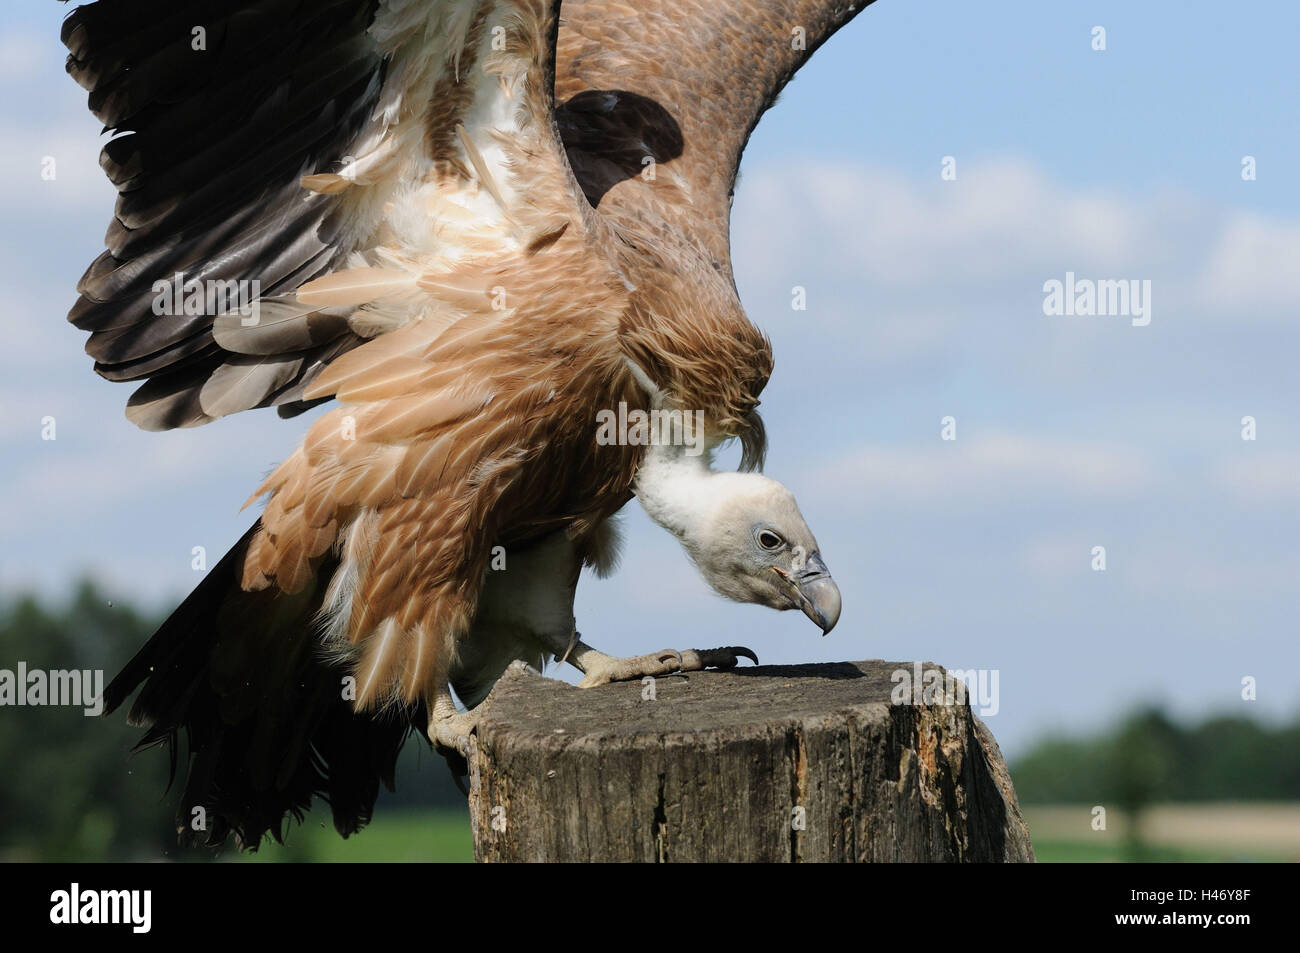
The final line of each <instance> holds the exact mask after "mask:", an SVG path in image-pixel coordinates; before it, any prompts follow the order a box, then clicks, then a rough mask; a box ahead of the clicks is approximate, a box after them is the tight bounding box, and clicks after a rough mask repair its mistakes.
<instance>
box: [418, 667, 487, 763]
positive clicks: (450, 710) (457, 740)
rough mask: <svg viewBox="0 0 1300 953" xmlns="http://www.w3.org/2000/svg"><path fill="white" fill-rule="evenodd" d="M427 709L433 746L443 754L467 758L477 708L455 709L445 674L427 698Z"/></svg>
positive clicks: (476, 716)
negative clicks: (467, 709)
mask: <svg viewBox="0 0 1300 953" xmlns="http://www.w3.org/2000/svg"><path fill="white" fill-rule="evenodd" d="M428 709H429V728H428V735H429V740H430V741H432V742H433V746H434V747H435V748H437V749H438V750H439V751H440V752H441V753H442V754H444V755H447V754H451V753H454V754H456V755H459V756H460V757H462V758H468V757H469V736H470V734H471V733H472V732H473V731H474V727H475V725H477V724H478V710H477V709H472V710H470V711H457V710H456V703H455V702H454V701H452V697H451V691H450V689H448V687H447V678H446V676H445V675H444V676H442V677H441V678H440V679H439V680H438V685H437V686H436V687H435V688H434V690H433V693H432V696H431V697H430V699H429V700H428Z"/></svg>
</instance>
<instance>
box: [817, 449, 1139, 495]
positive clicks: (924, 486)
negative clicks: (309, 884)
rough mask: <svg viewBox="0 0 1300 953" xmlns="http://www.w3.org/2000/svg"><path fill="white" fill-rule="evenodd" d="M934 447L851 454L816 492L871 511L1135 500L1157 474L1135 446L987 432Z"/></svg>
mask: <svg viewBox="0 0 1300 953" xmlns="http://www.w3.org/2000/svg"><path fill="white" fill-rule="evenodd" d="M934 443H935V445H934V446H932V447H919V446H916V445H903V446H900V445H896V444H895V445H877V446H867V447H862V448H859V449H856V450H853V451H850V452H849V453H848V454H846V455H845V456H844V457H842V458H841V459H840V460H838V461H837V462H834V463H832V464H830V465H829V466H827V467H825V468H823V469H822V470H821V472H820V473H819V474H818V475H817V476H815V477H814V478H813V480H812V486H813V488H814V490H815V491H816V492H817V493H820V494H826V495H828V496H832V497H834V498H843V499H856V500H858V501H859V502H860V503H862V504H865V505H867V506H872V505H878V506H885V507H892V506H896V505H899V504H911V505H923V506H927V507H937V506H940V505H942V503H943V502H944V500H945V499H951V498H960V499H962V500H963V501H965V503H967V504H972V505H973V504H984V505H993V504H1003V503H1012V502H1019V501H1022V500H1024V499H1025V498H1026V497H1028V496H1033V497H1036V498H1040V499H1060V500H1063V501H1068V500H1071V499H1077V498H1084V499H1094V500H1095V499H1107V500H1117V499H1130V498H1133V497H1135V496H1137V495H1140V494H1141V493H1142V492H1143V491H1145V490H1147V489H1149V488H1150V487H1151V486H1152V485H1153V484H1154V483H1155V482H1156V480H1157V476H1158V471H1157V468H1156V466H1155V465H1154V463H1153V462H1152V460H1151V459H1150V457H1149V455H1148V454H1147V453H1146V452H1144V451H1139V450H1136V449H1134V448H1131V447H1125V446H1119V445H1107V444H1100V443H1086V442H1068V441H1062V440H1059V439H1051V438H1042V437H1033V436H1030V435H1027V434H1013V433H998V432H994V433H985V434H982V435H979V436H967V437H961V438H960V439H958V440H956V441H951V442H942V441H940V440H939V439H938V437H937V436H936V437H935V441H934Z"/></svg>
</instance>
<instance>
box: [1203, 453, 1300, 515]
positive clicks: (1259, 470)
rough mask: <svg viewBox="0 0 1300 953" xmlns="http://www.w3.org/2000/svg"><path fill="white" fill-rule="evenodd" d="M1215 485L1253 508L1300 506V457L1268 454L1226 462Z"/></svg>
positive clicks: (1298, 455) (1288, 454) (1219, 470)
mask: <svg viewBox="0 0 1300 953" xmlns="http://www.w3.org/2000/svg"><path fill="white" fill-rule="evenodd" d="M1215 482H1216V483H1218V485H1219V486H1221V487H1223V488H1224V489H1226V490H1228V491H1229V492H1230V493H1232V494H1233V495H1234V496H1235V497H1237V498H1238V499H1239V500H1241V501H1243V502H1245V503H1249V504H1257V505H1263V506H1276V505H1277V504H1279V503H1297V502H1300V453H1266V454H1260V455H1258V456H1256V455H1251V456H1248V457H1241V458H1238V459H1233V460H1228V461H1225V462H1224V463H1223V464H1221V465H1220V467H1219V468H1218V471H1217V472H1216V474H1215Z"/></svg>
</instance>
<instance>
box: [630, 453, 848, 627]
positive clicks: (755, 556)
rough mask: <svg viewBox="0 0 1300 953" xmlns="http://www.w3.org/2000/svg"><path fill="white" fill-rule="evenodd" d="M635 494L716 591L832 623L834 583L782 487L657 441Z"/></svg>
mask: <svg viewBox="0 0 1300 953" xmlns="http://www.w3.org/2000/svg"><path fill="white" fill-rule="evenodd" d="M636 494H637V498H638V499H639V500H640V501H641V505H642V506H643V507H644V508H645V511H646V513H648V514H649V516H650V518H651V519H653V520H654V521H655V522H656V523H658V524H659V525H660V526H663V527H664V528H665V529H667V530H669V531H670V532H672V533H673V535H675V536H676V537H677V538H678V539H680V540H681V542H682V546H683V547H685V549H686V552H687V554H688V555H689V556H690V557H691V559H692V560H693V561H694V562H695V565H696V566H698V567H699V569H700V572H701V573H702V574H703V576H704V578H705V580H706V581H707V582H708V583H709V585H710V586H712V587H713V588H714V589H715V590H717V591H718V592H719V593H721V594H722V595H724V596H726V597H727V598H729V599H734V600H736V601H737V602H755V603H759V604H761V605H765V606H770V607H772V608H773V609H799V610H801V611H802V612H803V613H804V614H805V615H806V616H808V618H810V619H812V620H813V621H814V622H816V623H817V625H818V626H820V627H821V630H822V633H823V634H825V633H827V632H830V630H831V629H832V628H834V626H835V623H836V622H837V621H838V620H839V617H840V591H839V588H838V587H836V585H835V581H834V580H833V579H832V578H831V575H830V572H829V571H828V570H827V568H826V564H825V563H824V562H822V557H821V553H820V551H819V550H818V547H817V539H816V538H815V537H814V536H813V534H812V530H810V529H809V528H808V524H807V523H806V522H804V518H803V515H802V514H801V513H800V512H799V507H798V505H797V504H796V503H795V500H794V494H793V493H791V492H790V491H789V490H788V489H786V488H785V487H784V486H783V485H782V484H780V483H778V482H777V481H776V480H773V479H770V478H769V477H766V476H763V475H762V474H759V473H730V472H719V471H715V470H713V469H711V468H710V467H709V463H708V455H707V454H703V455H699V456H690V455H688V454H685V453H683V452H682V450H681V448H680V447H661V446H655V447H650V448H648V450H647V452H646V456H645V458H644V461H643V463H642V465H641V469H640V471H639V472H638V474H637V479H636Z"/></svg>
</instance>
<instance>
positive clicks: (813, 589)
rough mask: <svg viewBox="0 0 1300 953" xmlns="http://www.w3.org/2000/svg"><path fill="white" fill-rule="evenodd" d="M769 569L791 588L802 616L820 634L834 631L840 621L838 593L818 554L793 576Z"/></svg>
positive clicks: (779, 570)
mask: <svg viewBox="0 0 1300 953" xmlns="http://www.w3.org/2000/svg"><path fill="white" fill-rule="evenodd" d="M772 568H773V569H774V570H775V571H776V574H777V575H778V576H780V577H781V578H782V579H783V580H784V581H785V583H786V584H787V585H788V586H789V587H790V590H791V594H792V595H793V596H794V600H795V604H796V605H797V606H798V607H799V608H800V609H802V610H803V614H804V615H806V616H807V617H808V618H810V619H812V620H813V621H814V622H816V623H817V625H818V626H819V627H820V628H821V630H822V635H826V634H828V633H829V632H830V630H831V629H833V628H835V623H836V622H838V621H840V590H839V587H838V586H837V585H835V580H834V579H832V578H831V573H830V570H829V569H827V568H826V564H825V563H824V562H822V557H821V554H820V553H816V552H815V553H813V554H812V555H811V556H809V557H808V559H807V560H806V561H805V562H804V564H803V568H802V569H800V570H799V571H798V572H795V573H787V572H784V571H783V570H781V569H779V568H777V567H775V566H774V567H772Z"/></svg>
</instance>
